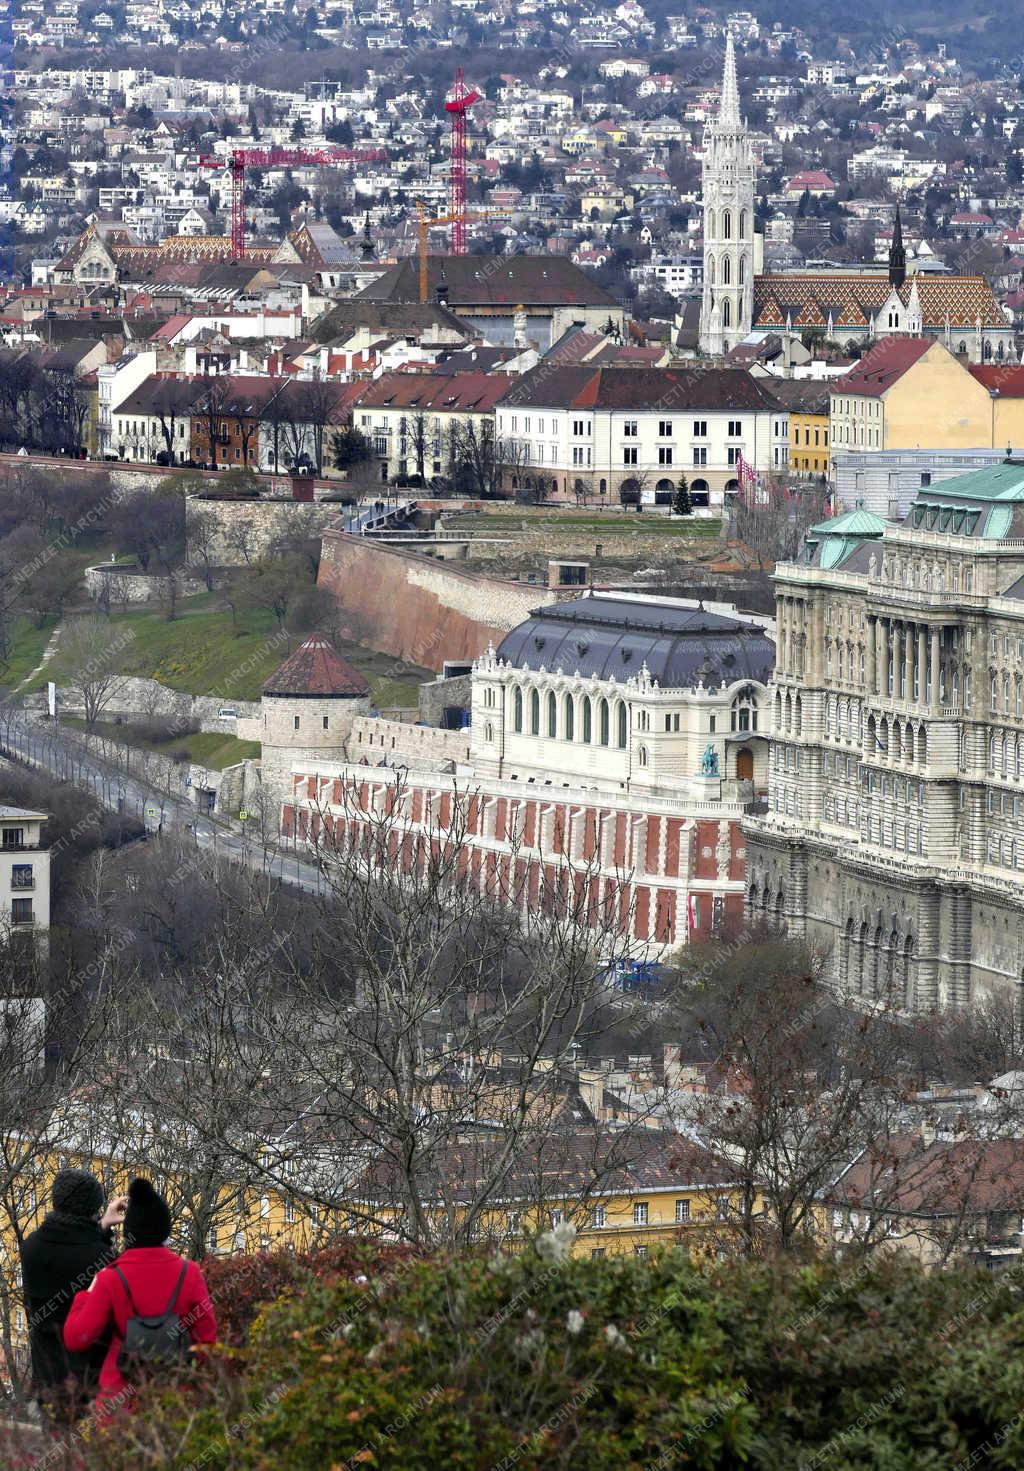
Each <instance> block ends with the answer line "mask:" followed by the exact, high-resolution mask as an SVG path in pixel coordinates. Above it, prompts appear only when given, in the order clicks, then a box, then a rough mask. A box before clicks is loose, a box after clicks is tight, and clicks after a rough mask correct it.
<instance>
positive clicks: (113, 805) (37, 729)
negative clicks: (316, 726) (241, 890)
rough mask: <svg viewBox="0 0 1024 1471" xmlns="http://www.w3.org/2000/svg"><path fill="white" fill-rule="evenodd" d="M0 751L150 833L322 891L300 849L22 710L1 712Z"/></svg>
mask: <svg viewBox="0 0 1024 1471" xmlns="http://www.w3.org/2000/svg"><path fill="white" fill-rule="evenodd" d="M0 752H2V753H3V754H4V755H6V756H11V757H13V758H14V759H15V760H18V761H22V762H24V763H25V765H27V766H31V767H35V768H36V769H38V770H42V771H45V772H47V773H49V774H50V775H51V776H54V777H56V778H57V779H58V780H63V781H68V782H71V783H72V784H73V785H75V786H78V787H81V788H82V789H83V791H87V792H91V793H92V795H93V796H94V797H95V798H96V800H97V801H98V802H99V803H100V804H101V805H102V806H103V807H106V808H107V809H108V811H110V812H123V813H130V814H134V815H135V816H138V817H139V818H141V820H142V821H143V822H144V824H145V826H146V828H147V830H148V831H149V832H152V833H164V832H168V833H174V834H176V835H177V836H180V837H182V838H191V839H193V841H194V842H195V843H196V844H197V845H198V846H199V847H200V848H204V849H209V850H210V851H212V852H213V853H214V854H216V855H217V856H218V857H220V858H226V859H228V860H229V861H231V862H233V863H243V864H245V865H246V866H247V867H250V868H255V869H257V870H259V871H260V872H262V873H265V874H267V875H269V876H271V877H273V878H277V879H280V880H281V881H282V882H283V883H287V884H292V885H294V886H296V887H297V888H300V889H305V890H306V891H307V892H308V893H312V894H319V893H321V892H323V889H324V880H323V875H322V874H321V872H320V868H319V865H318V864H316V863H312V862H310V861H309V859H307V858H303V857H302V856H301V855H300V854H299V853H298V851H292V852H288V851H286V850H284V849H282V848H278V847H271V846H268V845H266V844H264V842H263V841H262V840H261V839H259V838H258V837H255V836H253V837H247V836H246V834H245V832H244V830H243V831H241V832H239V831H236V830H235V829H234V828H232V827H230V826H228V824H226V823H224V822H222V821H220V820H219V819H217V818H212V817H209V816H208V815H205V814H202V813H200V812H198V811H197V809H196V808H195V806H193V804H192V803H191V802H189V801H188V800H187V799H186V798H184V797H178V796H174V795H171V794H169V793H167V792H165V791H161V790H160V789H159V788H158V787H156V786H154V785H151V784H149V783H147V782H146V781H145V780H143V779H142V778H140V777H138V776H133V775H131V774H129V773H126V772H123V771H118V770H115V769H114V768H113V767H112V766H110V765H109V764H108V763H106V762H104V761H102V760H101V759H100V758H99V757H98V756H96V755H94V754H93V753H92V752H91V751H89V750H87V749H86V748H85V747H84V746H81V745H79V744H78V743H77V742H75V741H73V740H72V739H70V738H69V737H67V736H62V735H61V733H60V731H59V730H57V729H53V728H50V727H44V726H41V725H38V724H36V723H34V722H33V721H30V720H26V719H25V718H24V716H22V715H21V714H20V712H13V711H10V710H7V711H4V713H3V717H2V720H0Z"/></svg>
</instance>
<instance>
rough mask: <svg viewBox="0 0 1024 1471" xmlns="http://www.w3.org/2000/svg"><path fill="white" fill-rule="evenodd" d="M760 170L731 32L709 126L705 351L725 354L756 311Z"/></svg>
mask: <svg viewBox="0 0 1024 1471" xmlns="http://www.w3.org/2000/svg"><path fill="white" fill-rule="evenodd" d="M756 174H757V170H756V168H755V165H754V155H753V151H752V149H751V146H750V139H749V137H748V135H747V129H746V127H745V125H744V123H743V120H742V118H741V117H740V94H739V88H738V86H737V83H736V52H735V48H734V46H733V39H732V34H731V32H730V33H729V35H727V37H726V42H725V69H724V71H723V73H722V96H721V101H720V103H719V108H718V117H717V118H715V119H714V120H713V121H711V122H709V123H708V125H707V127H706V128H705V130H704V161H703V167H702V174H701V193H702V197H703V205H704V295H703V298H702V300H701V308H700V350H701V352H704V353H708V354H710V355H714V356H717V355H720V354H722V353H725V352H728V351H729V349H730V348H731V347H735V346H736V344H737V343H738V342H742V340H743V339H744V337H746V336H747V334H748V332H749V331H750V329H751V325H752V322H753V315H754V272H755V270H756V269H758V267H759V262H757V261H755V258H754V246H755V236H754V184H755V181H756Z"/></svg>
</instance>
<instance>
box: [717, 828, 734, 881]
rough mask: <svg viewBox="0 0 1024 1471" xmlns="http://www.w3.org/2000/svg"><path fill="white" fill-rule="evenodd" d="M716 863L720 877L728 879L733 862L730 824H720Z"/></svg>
mask: <svg viewBox="0 0 1024 1471" xmlns="http://www.w3.org/2000/svg"><path fill="white" fill-rule="evenodd" d="M715 861H716V863H717V864H718V877H719V878H720V879H727V878H728V877H729V864H730V863H731V862H732V842H731V840H730V837H729V824H728V823H727V822H720V823H719V824H718V842H717V844H716V845H715Z"/></svg>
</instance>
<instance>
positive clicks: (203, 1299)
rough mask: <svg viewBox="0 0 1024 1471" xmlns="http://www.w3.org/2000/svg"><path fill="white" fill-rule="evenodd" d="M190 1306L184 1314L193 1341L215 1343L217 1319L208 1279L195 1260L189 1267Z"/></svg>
mask: <svg viewBox="0 0 1024 1471" xmlns="http://www.w3.org/2000/svg"><path fill="white" fill-rule="evenodd" d="M188 1287H189V1307H188V1309H187V1310H186V1311H185V1312H184V1313H183V1314H182V1316H183V1317H184V1319H185V1322H186V1324H187V1326H188V1331H189V1333H190V1334H191V1335H192V1342H193V1343H213V1342H214V1340H215V1339H216V1337H217V1319H216V1317H215V1315H214V1311H213V1303H212V1302H211V1301H210V1291H209V1288H208V1287H207V1285H206V1280H205V1278H204V1277H203V1274H202V1272H201V1271H200V1270H199V1268H198V1267H197V1266H196V1264H195V1262H190V1263H189V1268H188Z"/></svg>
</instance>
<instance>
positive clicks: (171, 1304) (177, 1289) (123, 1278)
mask: <svg viewBox="0 0 1024 1471" xmlns="http://www.w3.org/2000/svg"><path fill="white" fill-rule="evenodd" d="M114 1271H115V1272H116V1273H117V1275H118V1276H119V1277H120V1279H121V1281H122V1283H123V1284H124V1290H125V1292H126V1293H127V1294H128V1306H129V1307H130V1308H131V1310H132V1316H133V1317H135V1318H137V1317H139V1310H138V1308H137V1307H136V1306H135V1299H134V1298H133V1297H132V1290H131V1288H130V1287H129V1286H128V1278H127V1277H126V1276H125V1275H124V1273H123V1272H122V1271H121V1268H120V1267H118V1266H115V1267H114ZM187 1271H188V1262H187V1261H186V1262H182V1264H181V1275H180V1276H179V1277H178V1281H177V1283H176V1285H175V1288H174V1291H173V1292H172V1293H171V1300H170V1302H169V1303H168V1304H167V1306H166V1308H165V1309H164V1312H165V1313H173V1312H174V1308H175V1304H176V1303H177V1301H178V1298H179V1296H180V1295H181V1289H182V1288H183V1287H184V1285H185V1273H186V1272H187Z"/></svg>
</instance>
